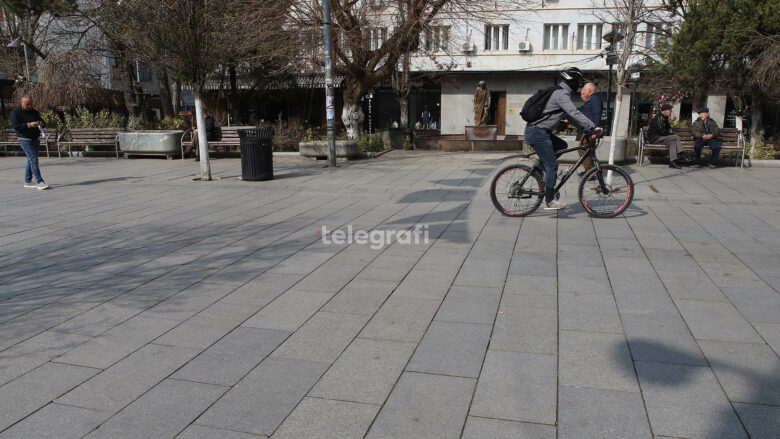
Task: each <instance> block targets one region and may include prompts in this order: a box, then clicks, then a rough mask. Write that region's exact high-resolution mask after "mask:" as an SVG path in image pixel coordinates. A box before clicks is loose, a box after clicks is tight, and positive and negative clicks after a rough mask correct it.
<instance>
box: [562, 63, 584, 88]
mask: <svg viewBox="0 0 780 439" xmlns="http://www.w3.org/2000/svg"><path fill="white" fill-rule="evenodd" d="M561 78H563V80H564V82H566V85H568V86H569V88H571V89H572V91H577V90H579V88H580V87H582V86H583V85H584V84H585V76H584V75H583V74H582V71H581V70H580V69H578V68H576V67H567V68H565V69H563V70H561Z"/></svg>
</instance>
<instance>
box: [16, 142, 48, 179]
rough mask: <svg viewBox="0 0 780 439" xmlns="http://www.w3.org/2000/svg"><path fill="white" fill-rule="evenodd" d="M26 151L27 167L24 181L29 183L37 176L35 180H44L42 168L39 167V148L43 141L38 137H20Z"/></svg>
mask: <svg viewBox="0 0 780 439" xmlns="http://www.w3.org/2000/svg"><path fill="white" fill-rule="evenodd" d="M19 143H20V144H21V145H22V149H23V150H24V153H25V154H26V155H27V168H26V169H25V170H24V182H25V183H29V182H31V181H32V179H33V177H35V182H36V183H40V182H42V181H43V177H41V168H39V167H38V148H39V147H40V146H41V142H40V140H38V139H33V140H30V139H19Z"/></svg>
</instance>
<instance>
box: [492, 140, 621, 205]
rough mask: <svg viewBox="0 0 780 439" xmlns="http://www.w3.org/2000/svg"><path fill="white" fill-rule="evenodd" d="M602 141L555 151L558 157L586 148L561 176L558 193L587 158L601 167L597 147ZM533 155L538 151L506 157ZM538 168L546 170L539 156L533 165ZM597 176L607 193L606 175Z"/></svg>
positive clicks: (595, 165) (594, 164)
mask: <svg viewBox="0 0 780 439" xmlns="http://www.w3.org/2000/svg"><path fill="white" fill-rule="evenodd" d="M600 143H601V142H599V141H595V142H593V143H592V144H590V145H580V146H575V147H573V148H567V149H563V150H559V151H556V152H555V157H556V158H558V157H560V156H562V155H564V154H566V153H569V152H574V151H579V150H582V149H584V150H585V153H584V154H582V156H581V157H580V158H579V160H577V161H576V162H575V163H574V165H572V166H571V167H570V168H569V170H568V171H567V172H566V173H565V174H564V175H563V176H562V177H561V180H560V182H558V185H557V186H556V187H555V192H556V193H557V192H559V191H560V190H561V188H562V187H563V185H564V184H566V182H567V181H568V180H569V178H571V176H572V174H574V172H575V171H576V170H577V169H578V168H579V167H580V166H581V165H582V164H583V163H584V162H585V160H587V159H588V158H591V159H592V160H593V167H594V168H596V169H599V168H600V166H601V164H600V163H599V160H598V158H596V148H598V146H599V144H600ZM533 155H536V153H532V154H518V155H513V156H509V157H506V158H505V159H509V158H513V157H523V158H528V157H531V156H533ZM537 169H540V170H544V169H543V165H542V162H541V160H539V159H538V158H537V160H536V164H535V165H534V166H533V168H532V170H533V171H535V170H537ZM530 176H531V173H528V174H527V175H526V176H525V178H523V180H522V181H521V182H520V187H522V186H523V185H524V184H525V182H526V181H527V180H528V178H529V177H530ZM597 178H598V179H599V185H600V186H601V188H602V190H603V191H604V192H605V193H606V191H607V189H606V185H605V184H604V176H603V175H602V174H601V173H599V174H598V176H597ZM523 192H527V191H523ZM532 194H534V195H543V194H541V193H538V194H537V193H534V192H532Z"/></svg>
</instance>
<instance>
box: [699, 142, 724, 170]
mask: <svg viewBox="0 0 780 439" xmlns="http://www.w3.org/2000/svg"><path fill="white" fill-rule="evenodd" d="M704 145H707V146H709V147H710V149H711V150H712V154H710V164H711V165H717V164H718V156H719V155H720V148H721V144H720V142H719V141H717V140H715V139H710V140H704V139H699V140H697V141H695V142H693V156H694V159H695V160H696V163H700V162H701V150H702V149H703V148H704Z"/></svg>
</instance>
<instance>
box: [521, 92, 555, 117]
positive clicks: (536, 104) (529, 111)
mask: <svg viewBox="0 0 780 439" xmlns="http://www.w3.org/2000/svg"><path fill="white" fill-rule="evenodd" d="M562 89H563V88H562V87H561V86H560V85H554V86H552V87H547V88H543V89H540V90H537V91H536V93H534V95H533V96H531V97H530V98H529V99H528V100H527V101H525V104H523V109H522V110H520V117H522V118H523V120H524V121H526V122H528V123H533V122H536V121H538V120H541V119H543V118H545V117H547V116H549V115H551V114H555V113H560V112H562V111H563V110H555V111H551V112H549V113H545V112H544V109H545V108H547V102H548V101H549V100H550V96H552V94H553V92H554V91H555V90H562Z"/></svg>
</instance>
